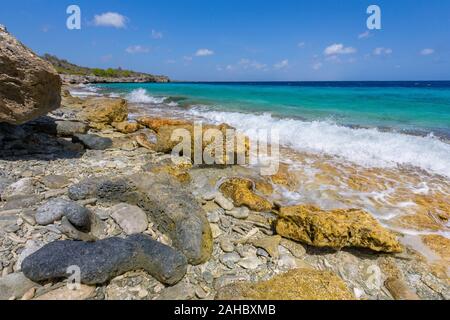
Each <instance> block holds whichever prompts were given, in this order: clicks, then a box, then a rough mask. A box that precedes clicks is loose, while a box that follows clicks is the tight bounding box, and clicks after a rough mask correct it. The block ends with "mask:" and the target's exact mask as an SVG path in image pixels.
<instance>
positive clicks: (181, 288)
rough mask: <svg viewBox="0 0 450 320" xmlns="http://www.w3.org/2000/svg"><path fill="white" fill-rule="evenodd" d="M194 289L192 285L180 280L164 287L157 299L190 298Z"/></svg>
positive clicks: (193, 294)
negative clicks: (171, 285) (175, 283)
mask: <svg viewBox="0 0 450 320" xmlns="http://www.w3.org/2000/svg"><path fill="white" fill-rule="evenodd" d="M194 296H195V290H194V288H193V287H192V285H190V284H188V283H185V282H180V283H178V284H177V285H175V286H173V287H169V288H166V289H165V290H164V291H163V292H162V293H161V295H160V296H159V297H158V300H190V299H192V298H194Z"/></svg>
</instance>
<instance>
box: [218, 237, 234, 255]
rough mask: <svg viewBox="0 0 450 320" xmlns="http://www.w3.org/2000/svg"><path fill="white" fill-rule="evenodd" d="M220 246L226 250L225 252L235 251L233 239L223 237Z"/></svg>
mask: <svg viewBox="0 0 450 320" xmlns="http://www.w3.org/2000/svg"><path fill="white" fill-rule="evenodd" d="M220 248H221V249H222V250H223V251H224V252H227V253H228V252H233V251H234V245H233V244H232V243H231V241H230V240H229V239H227V238H225V239H222V240H221V241H220Z"/></svg>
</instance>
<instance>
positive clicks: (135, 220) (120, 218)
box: [111, 203, 148, 235]
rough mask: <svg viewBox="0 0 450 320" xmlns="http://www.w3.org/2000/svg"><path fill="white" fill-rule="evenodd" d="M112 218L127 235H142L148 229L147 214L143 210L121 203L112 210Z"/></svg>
mask: <svg viewBox="0 0 450 320" xmlns="http://www.w3.org/2000/svg"><path fill="white" fill-rule="evenodd" d="M111 212H112V213H111V217H112V218H113V219H114V221H115V222H116V223H117V224H118V225H119V226H120V228H122V230H123V231H124V232H125V234H127V235H132V234H137V233H142V232H144V231H145V230H147V228H148V218H147V214H146V213H145V212H144V210H142V209H141V208H139V207H137V206H133V205H129V204H127V203H120V204H118V205H115V206H114V207H112V208H111Z"/></svg>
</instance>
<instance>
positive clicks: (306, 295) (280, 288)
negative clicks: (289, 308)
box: [216, 269, 354, 300]
mask: <svg viewBox="0 0 450 320" xmlns="http://www.w3.org/2000/svg"><path fill="white" fill-rule="evenodd" d="M216 299H217V300H353V299H354V297H353V295H352V293H351V292H350V290H349V289H348V288H347V286H346V285H345V283H344V282H343V281H342V280H341V279H340V278H339V277H338V276H336V275H335V274H334V273H332V272H329V271H317V270H311V269H294V270H291V271H289V272H287V273H285V274H281V275H278V276H275V277H274V278H272V279H270V280H268V281H262V282H257V283H252V282H236V283H233V284H231V285H228V286H225V287H223V288H221V289H219V291H218V293H217V295H216Z"/></svg>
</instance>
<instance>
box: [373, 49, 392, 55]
mask: <svg viewBox="0 0 450 320" xmlns="http://www.w3.org/2000/svg"><path fill="white" fill-rule="evenodd" d="M391 53H392V49H391V48H383V47H378V48H375V49H374V50H373V54H374V55H376V56H383V55H385V56H387V55H390V54H391Z"/></svg>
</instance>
